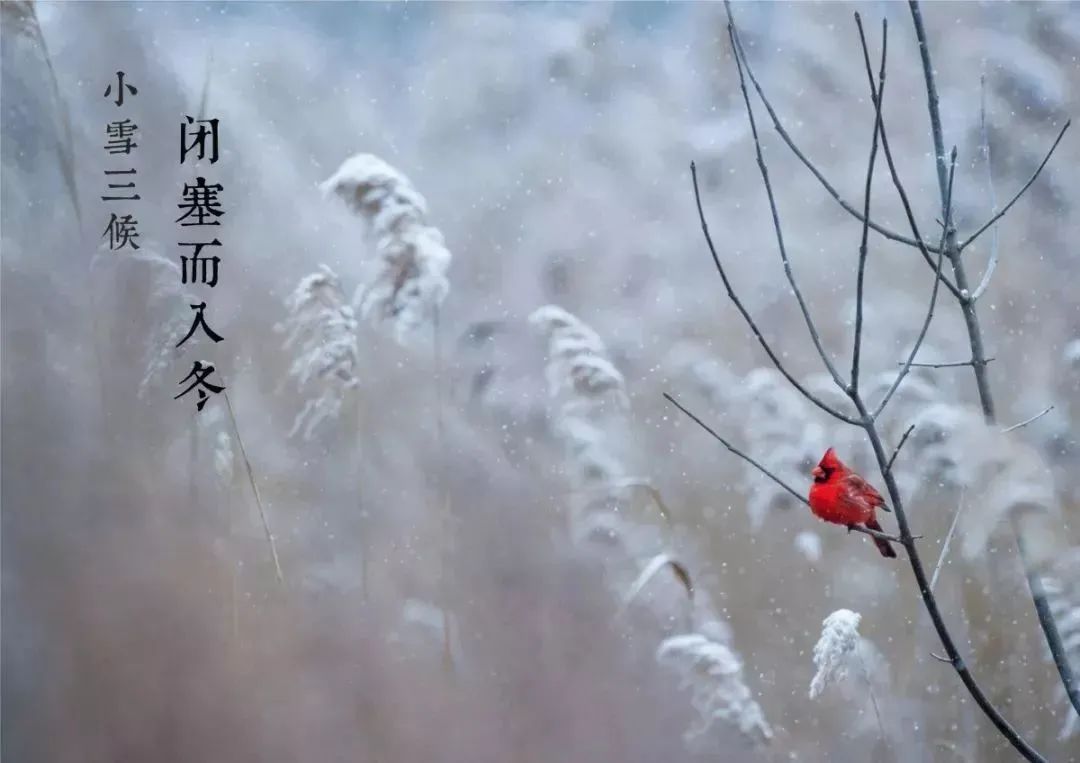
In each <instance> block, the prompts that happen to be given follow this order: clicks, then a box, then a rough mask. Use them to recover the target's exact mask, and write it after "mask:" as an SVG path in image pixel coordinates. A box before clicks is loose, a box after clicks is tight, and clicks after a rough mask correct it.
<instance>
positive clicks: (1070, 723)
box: [1043, 547, 1080, 739]
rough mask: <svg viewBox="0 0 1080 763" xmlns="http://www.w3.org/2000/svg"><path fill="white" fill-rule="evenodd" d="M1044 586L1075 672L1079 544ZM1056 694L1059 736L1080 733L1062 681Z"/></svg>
mask: <svg viewBox="0 0 1080 763" xmlns="http://www.w3.org/2000/svg"><path fill="white" fill-rule="evenodd" d="M1043 586H1044V587H1045V589H1046V599H1047V603H1048V604H1049V605H1050V612H1051V614H1053V616H1054V622H1055V623H1057V627H1058V632H1059V633H1060V635H1061V642H1062V645H1063V646H1064V647H1065V656H1066V657H1067V658H1068V660H1069V664H1070V665H1072V667H1073V672H1074V673H1075V672H1077V671H1080V547H1077V548H1073V549H1071V550H1069V551H1068V552H1067V553H1065V554H1064V555H1062V557H1061V558H1060V559H1058V560H1057V562H1056V563H1055V564H1054V566H1053V569H1052V571H1051V573H1050V574H1049V575H1047V576H1046V577H1044V578H1043ZM1048 651H1049V650H1048ZM1057 694H1058V701H1059V702H1060V703H1061V708H1062V712H1063V713H1064V716H1065V724H1064V725H1063V726H1062V727H1061V732H1060V733H1059V738H1060V739H1068V738H1070V737H1073V736H1076V735H1078V734H1080V715H1077V714H1076V710H1075V709H1074V708H1073V706H1072V703H1071V702H1069V698H1068V697H1067V696H1065V687H1064V686H1063V685H1060V684H1059V685H1058V687H1057Z"/></svg>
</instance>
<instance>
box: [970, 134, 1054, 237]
mask: <svg viewBox="0 0 1080 763" xmlns="http://www.w3.org/2000/svg"><path fill="white" fill-rule="evenodd" d="M1070 125H1072V120H1071V119H1070V120H1068V121H1067V122H1065V126H1064V127H1062V128H1061V132H1059V133H1058V136H1057V139H1056V140H1055V141H1054V145H1052V146H1050V150H1049V151H1047V152H1046V156H1044V157H1043V160H1042V163H1041V164H1039V166H1038V167H1037V168H1036V169H1035V172H1034V173H1033V174H1032V175H1031V177H1030V178H1029V179H1028V181H1027V182H1026V183H1024V186H1023V188H1021V189H1020V190H1019V191H1017V192H1016V195H1015V196H1013V197H1012V199H1011V200H1010V201H1009V203H1008V204H1006V205H1005V206H1004V207H1002V208H1001V211H1000V212H998V213H997V214H996V215H994V216H993V217H991V218H990V219H989V220H987V221H986V223H985V224H984V225H983V226H982V227H981V228H979V229H978V230H977V231H975V232H974V233H973V234H971V235H970V236H968V238H967V240H965V241H964V243H962V244H960V246H959V247H958V249H959V250H960V251H961V252H962V251H964V249H966V248H967V247H968V245H969V244H971V242H972V241H974V240H975V239H977V238H978V237H979V236H981V235H982V234H983V233H984V232H985V231H986V229H987V228H989V227H990V226H991V225H993V224H994V223H996V222H997V221H998V220H1000V219H1001V218H1002V217H1004V216H1005V215H1006V213H1008V211H1009V210H1010V209H1012V206H1013V204H1015V203H1016V202H1017V201H1019V200H1020V197H1021V196H1023V195H1024V193H1025V192H1026V191H1027V189H1028V188H1031V185H1032V183H1034V182H1035V179H1036V178H1038V177H1039V173H1041V172H1042V171H1043V167H1045V166H1046V163H1047V162H1049V161H1050V157H1051V156H1053V155H1054V149H1056V148H1057V147H1058V143H1060V142H1061V139H1062V138H1064V137H1065V131H1066V130H1068V129H1069V126H1070Z"/></svg>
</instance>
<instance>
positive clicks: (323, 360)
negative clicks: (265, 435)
mask: <svg viewBox="0 0 1080 763" xmlns="http://www.w3.org/2000/svg"><path fill="white" fill-rule="evenodd" d="M285 308H286V311H287V315H286V318H285V320H284V321H282V322H281V323H280V324H278V326H276V327H275V328H276V329H277V331H279V332H281V333H284V334H285V345H284V347H285V350H286V351H288V352H289V353H291V355H292V357H293V362H292V365H291V366H290V367H289V376H290V377H292V378H293V379H295V381H296V385H297V388H298V389H299V390H300V391H301V393H304V394H305V395H306V396H307V399H306V402H305V403H304V407H303V409H301V411H300V413H298V414H297V416H296V419H295V421H294V422H293V426H292V430H291V431H290V432H289V436H290V437H293V436H295V435H297V434H301V435H302V436H303V438H304V439H310V438H311V437H312V435H313V434H314V432H315V431H316V430H317V429H318V427H319V426H320V425H321V424H322V423H323V422H324V421H326V420H328V419H332V418H335V417H336V416H337V415H338V414H339V413H340V411H341V406H342V402H343V401H344V398H345V395H346V391H347V390H349V389H351V388H353V387H355V386H356V385H357V383H358V379H357V377H356V371H357V368H358V367H359V363H360V360H359V355H358V349H357V340H356V328H357V325H356V319H355V318H354V317H353V311H352V308H351V307H349V305H348V304H346V301H345V294H344V292H343V291H342V289H341V282H340V281H339V280H338V277H337V275H335V274H334V271H332V270H331V269H330V268H328V267H327V266H326V265H320V266H319V270H318V271H317V272H315V273H311V274H310V275H307V276H304V277H303V278H302V279H300V283H299V284H298V285H297V287H296V289H294V290H293V292H292V294H290V295H289V297H288V298H287V299H286V300H285Z"/></svg>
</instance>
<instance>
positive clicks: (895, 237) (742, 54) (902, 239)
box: [724, 0, 936, 264]
mask: <svg viewBox="0 0 1080 763" xmlns="http://www.w3.org/2000/svg"><path fill="white" fill-rule="evenodd" d="M724 5H725V6H727V13H728V20H729V23H731V24H733V23H734V22H733V21H732V15H731V5H730V2H729V0H725V2H724ZM734 55H736V56H738V57H739V58H741V59H742V62H743V66H745V67H746V74H747V76H748V77H749V78H750V82H751V84H753V86H754V90H756V91H757V94H758V98H760V99H761V102H762V104H764V106H765V110H766V111H767V112H768V113H769V118H770V119H771V120H772V123H773V128H774V129H775V130H776V132H777V134H779V136H780V138H781V139H782V140H783V141H784V143H785V144H786V145H787V147H788V148H790V149H791V152H792V153H793V154H795V157H796V158H797V159H798V160H799V161H800V162H802V163H803V165H804V166H805V167H806V168H807V169H808V170H810V173H811V174H812V175H813V176H814V177H815V178H817V181H818V182H819V183H821V186H822V188H824V189H825V191H826V192H827V193H828V194H829V195H830V196H832V198H833V200H834V201H836V203H837V204H839V205H840V207H841V208H842V209H843V210H844V211H845V212H847V213H848V214H850V215H851V216H852V217H854V218H855V219H856V220H858V221H859V222H862V223H866V222H867V217H866V216H864V215H863V214H861V213H860V212H859V210H858V209H856V208H855V207H854V206H852V205H851V204H850V203H848V202H847V201H845V200H844V199H843V197H841V196H840V193H839V192H838V191H837V190H836V188H834V187H833V185H832V184H831V183H830V182H829V181H828V180H827V179H826V178H825V176H824V175H823V174H822V173H821V171H820V170H819V169H818V168H817V167H816V166H815V165H814V163H813V162H812V161H810V159H808V158H807V156H806V155H805V154H804V153H803V152H802V150H801V149H800V148H799V147H798V145H796V143H795V141H794V140H793V139H792V137H791V135H790V134H789V133H788V131H787V130H786V129H784V125H783V124H782V123H781V122H780V118H779V117H778V116H777V114H776V109H774V108H773V106H772V103H770V102H769V99H768V97H767V96H766V95H765V91H764V90H763V89H762V87H761V85H760V84H759V83H758V80H757V77H756V76H755V75H754V70H753V69H752V68H751V66H750V61H749V59H748V58H747V57H746V51H745V50H744V49H743V45H742V40H741V39H740V38H739V33H738V30H737V29H736V30H735V51H734ZM869 226H870V228H872V229H873V230H874V231H876V232H877V233H880V234H881V235H882V236H884V237H885V238H887V239H889V240H890V241H897V242H899V243H901V244H907V245H908V246H913V247H918V245H919V244H918V242H917V241H915V239H911V238H908V237H907V236H902V235H900V234H899V233H896V232H894V231H891V230H889V229H888V228H886V227H884V226H882V225H879V224H878V223H876V222H874V221H873V220H870V221H869ZM935 251H936V250H935ZM931 264H932V263H931Z"/></svg>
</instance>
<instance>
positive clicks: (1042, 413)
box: [1001, 405, 1054, 434]
mask: <svg viewBox="0 0 1080 763" xmlns="http://www.w3.org/2000/svg"><path fill="white" fill-rule="evenodd" d="M1052 410H1054V406H1052V405H1051V406H1049V407H1047V408H1045V409H1043V410H1042V411H1039V412H1038V413H1036V414H1035V415H1034V416H1032V417H1031V418H1030V419H1024V420H1023V421H1021V422H1020V423H1019V424H1013V425H1012V426H1011V427H1006V428H1005V429H1002V430H1001V432H1002V434H1008V433H1009V432H1014V431H1016V430H1017V429H1019V428H1020V427H1026V426H1027V425H1028V424H1030V423H1031V422H1033V421H1036V420H1038V419H1041V418H1042V417H1043V416H1045V415H1046V414H1048V413H1050V411H1052Z"/></svg>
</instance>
